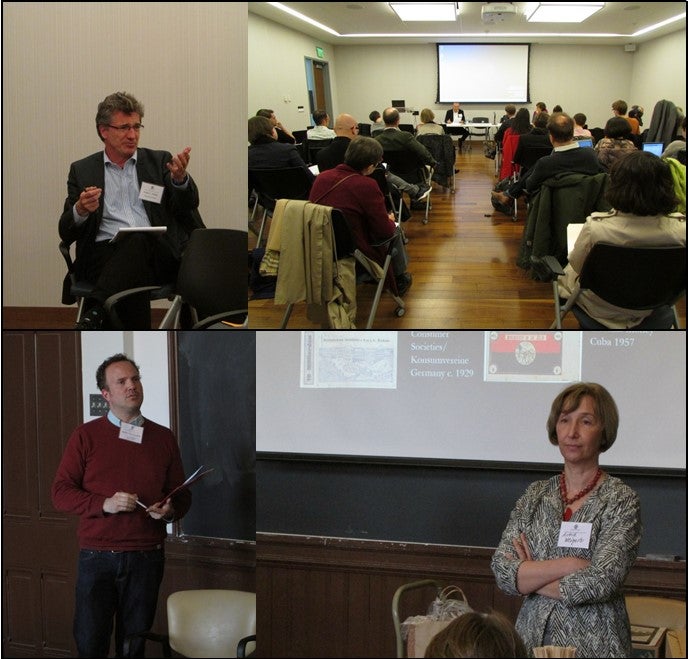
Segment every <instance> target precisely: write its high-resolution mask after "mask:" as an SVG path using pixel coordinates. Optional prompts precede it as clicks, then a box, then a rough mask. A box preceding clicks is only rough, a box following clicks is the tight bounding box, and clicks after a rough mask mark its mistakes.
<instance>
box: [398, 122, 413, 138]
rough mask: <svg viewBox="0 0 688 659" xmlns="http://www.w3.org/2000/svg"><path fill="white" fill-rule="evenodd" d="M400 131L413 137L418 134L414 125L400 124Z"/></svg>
mask: <svg viewBox="0 0 688 659" xmlns="http://www.w3.org/2000/svg"><path fill="white" fill-rule="evenodd" d="M399 130H403V131H404V132H405V133H411V135H415V133H416V129H415V127H414V126H413V124H399Z"/></svg>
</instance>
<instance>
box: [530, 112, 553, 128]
mask: <svg viewBox="0 0 688 659" xmlns="http://www.w3.org/2000/svg"><path fill="white" fill-rule="evenodd" d="M548 123H549V115H548V114H547V113H546V112H538V114H536V115H535V119H533V126H535V128H547V124H548Z"/></svg>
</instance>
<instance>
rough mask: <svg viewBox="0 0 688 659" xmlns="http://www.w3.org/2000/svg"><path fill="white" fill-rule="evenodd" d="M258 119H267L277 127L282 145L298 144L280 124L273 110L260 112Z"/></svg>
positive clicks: (278, 138) (257, 114) (278, 139)
mask: <svg viewBox="0 0 688 659" xmlns="http://www.w3.org/2000/svg"><path fill="white" fill-rule="evenodd" d="M256 117H265V118H266V119H269V120H270V123H271V124H272V125H273V126H274V127H275V131H276V133H277V141H278V142H280V143H282V144H296V138H295V137H294V136H293V135H292V134H291V133H290V132H289V131H288V130H287V129H286V128H285V127H284V126H283V125H282V124H281V123H280V122H279V121H277V117H276V116H275V113H274V112H273V111H272V110H266V109H262V110H258V112H256Z"/></svg>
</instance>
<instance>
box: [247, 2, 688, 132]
mask: <svg viewBox="0 0 688 659" xmlns="http://www.w3.org/2000/svg"><path fill="white" fill-rule="evenodd" d="M248 30H249V90H248V97H249V107H248V109H249V116H250V115H252V114H255V110H257V109H258V108H259V107H272V109H274V110H275V112H276V113H277V116H278V117H279V118H280V119H281V120H282V122H283V123H284V124H285V125H286V126H287V127H288V128H290V129H292V130H293V129H298V128H304V127H305V123H304V121H303V115H299V114H298V113H296V112H295V111H293V110H294V109H295V108H292V107H291V106H295V105H297V103H296V101H295V102H294V103H292V104H284V103H283V102H282V100H281V98H282V96H283V95H285V94H290V95H291V96H292V97H293V98H294V99H299V101H298V104H303V103H306V101H307V96H306V76H305V68H304V64H303V60H304V57H306V56H308V57H311V56H313V57H314V53H315V47H316V46H322V47H324V49H325V58H324V59H325V60H326V61H328V62H329V65H330V74H331V80H332V87H333V96H334V98H333V103H334V109H333V114H334V115H336V114H338V113H340V112H349V113H351V114H353V115H354V116H355V117H356V118H357V119H358V120H359V121H367V120H368V114H369V113H370V111H371V110H380V111H382V110H383V109H384V108H385V107H387V106H388V105H389V104H390V102H391V100H392V99H393V98H403V99H404V100H405V101H406V103H407V104H408V105H410V106H412V107H415V108H419V109H420V108H423V107H429V108H431V109H433V110H435V114H436V115H438V114H439V113H440V112H442V114H444V111H446V109H447V108H448V107H449V106H448V105H442V106H440V105H437V104H436V103H435V102H434V99H435V98H436V95H437V58H436V46H435V44H417V45H416V44H413V45H382V46H373V45H371V46H366V45H355V46H332V45H328V44H327V43H323V41H319V40H317V39H315V38H313V37H309V36H307V35H304V34H301V33H298V32H294V31H293V30H289V29H287V28H284V27H282V26H280V25H278V24H277V23H273V22H271V21H268V20H266V19H264V18H262V17H259V16H256V15H253V14H249V17H248ZM685 39H686V33H685V30H681V31H679V32H675V33H673V34H671V35H668V36H666V37H660V38H658V39H655V40H654V41H650V42H648V43H644V44H639V45H638V48H637V50H636V51H635V52H634V53H627V52H625V50H624V48H623V46H620V45H617V46H594V45H593V46H588V45H586V46H584V47H583V46H574V45H549V44H533V45H532V47H531V53H530V59H531V67H530V94H531V101H532V102H531V103H530V104H529V105H527V106H526V107H528V108H529V109H531V110H532V109H533V107H534V105H535V103H536V102H537V101H545V103H547V106H548V107H549V108H550V109H551V108H552V107H553V106H554V105H556V104H559V105H561V106H562V107H563V109H564V111H566V112H569V113H570V114H574V113H576V112H584V113H585V114H586V115H587V117H588V125H589V126H600V127H603V126H604V124H605V123H606V121H607V119H608V118H609V117H610V116H612V113H611V103H612V102H613V101H615V100H616V99H618V98H623V99H625V100H626V101H627V102H628V104H629V106H630V105H633V104H639V105H643V106H644V107H645V110H646V116H647V113H649V116H651V111H652V107H653V106H654V104H655V103H656V102H657V101H658V100H661V99H663V98H668V99H669V100H672V101H674V103H676V104H677V105H678V106H680V107H683V108H685V75H686V63H685ZM275 53H279V58H276V57H275ZM457 100H459V101H460V100H461V99H457ZM254 108H255V109H254ZM464 109H465V110H466V113H467V115H468V116H469V117H471V116H473V115H487V116H489V117H492V116H493V113H496V115H497V118H499V117H500V116H501V115H502V114H503V104H498V105H466V106H464ZM649 116H647V119H648V122H647V123H649ZM406 118H407V120H410V119H411V118H410V116H407V117H406ZM441 118H442V117H440V119H441Z"/></svg>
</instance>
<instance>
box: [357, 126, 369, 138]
mask: <svg viewBox="0 0 688 659" xmlns="http://www.w3.org/2000/svg"><path fill="white" fill-rule="evenodd" d="M370 128H371V126H370V124H364V123H359V124H358V134H359V135H363V136H364V137H370V136H371V130H370Z"/></svg>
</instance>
